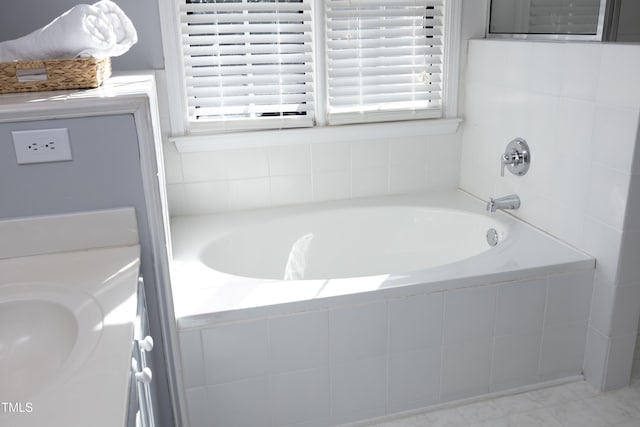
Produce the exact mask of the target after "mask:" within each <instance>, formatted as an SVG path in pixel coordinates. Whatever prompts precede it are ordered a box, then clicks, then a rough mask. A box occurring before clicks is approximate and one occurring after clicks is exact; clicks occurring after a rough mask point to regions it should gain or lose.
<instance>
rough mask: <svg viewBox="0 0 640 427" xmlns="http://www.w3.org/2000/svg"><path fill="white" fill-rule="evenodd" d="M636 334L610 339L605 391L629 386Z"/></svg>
mask: <svg viewBox="0 0 640 427" xmlns="http://www.w3.org/2000/svg"><path fill="white" fill-rule="evenodd" d="M636 338H637V335H636V333H635V332H634V333H631V334H626V335H616V336H613V337H612V338H610V339H609V352H608V356H607V370H606V376H605V382H604V389H605V390H614V389H617V388H620V387H626V386H628V385H629V379H630V378H631V367H632V365H633V350H634V349H635V345H636Z"/></svg>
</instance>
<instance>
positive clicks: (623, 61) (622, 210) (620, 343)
mask: <svg viewBox="0 0 640 427" xmlns="http://www.w3.org/2000/svg"><path fill="white" fill-rule="evenodd" d="M638 73H640V46H638V45H621V44H606V43H540V42H527V41H514V40H511V41H500V40H473V41H471V42H470V43H469V55H468V68H467V82H466V101H465V106H464V109H465V125H464V130H463V134H464V135H463V149H462V160H461V168H460V170H461V174H460V186H461V188H462V189H464V190H466V191H468V192H470V193H472V194H474V195H476V196H478V197H480V198H483V199H487V198H488V197H496V196H500V195H504V194H509V193H517V194H518V195H519V196H520V198H521V200H522V205H521V207H520V209H519V210H518V211H514V215H515V216H517V217H519V218H522V219H524V220H525V221H527V222H529V223H531V224H533V225H535V226H537V227H539V228H541V229H543V230H545V231H547V232H549V233H551V234H552V235H554V236H557V237H559V238H561V239H563V240H564V241H566V242H569V243H570V244H572V245H574V246H575V247H578V248H580V249H582V250H584V251H585V252H587V253H589V254H591V255H593V256H595V257H596V258H597V267H596V274H595V285H594V294H593V305H592V309H591V316H590V322H589V333H588V339H587V357H586V360H585V373H586V377H587V379H588V380H589V381H590V382H591V383H592V384H594V385H595V386H596V387H599V388H602V389H613V388H616V387H621V386H624V385H626V384H628V382H629V378H630V373H631V366H632V360H633V349H634V342H635V340H636V337H637V331H638V317H639V316H640V264H639V263H638V262H637V260H638V254H639V253H640V252H639V248H638V244H637V242H638V241H640V240H638V237H640V235H638V234H637V233H638V231H639V230H640V229H639V228H638V224H640V204H639V203H638V200H640V198H639V197H638V194H640V180H639V178H638V177H639V176H640V149H638V148H637V145H638V138H639V134H638V127H639V117H640V86H638V84H637V76H638ZM515 137H522V138H524V139H526V140H527V142H528V143H529V146H530V147H531V152H532V163H531V168H530V170H529V173H528V174H527V175H525V176H523V177H516V176H514V175H511V174H509V173H507V174H506V175H505V177H504V178H502V177H500V163H499V160H498V159H499V155H500V154H501V153H502V152H503V151H504V147H505V146H506V144H507V143H508V142H509V141H510V140H511V139H513V138H515Z"/></svg>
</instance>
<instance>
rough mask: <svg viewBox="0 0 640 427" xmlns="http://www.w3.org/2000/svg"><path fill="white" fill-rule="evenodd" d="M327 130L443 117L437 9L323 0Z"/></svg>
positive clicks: (400, 0)
mask: <svg viewBox="0 0 640 427" xmlns="http://www.w3.org/2000/svg"><path fill="white" fill-rule="evenodd" d="M325 13H326V28H327V34H326V50H327V74H328V78H327V83H328V84H327V87H328V106H329V111H328V113H329V122H330V123H344V122H369V121H382V120H393V119H407V118H425V117H439V116H440V105H441V104H440V99H441V82H442V79H441V76H442V68H441V64H442V44H443V43H442V28H443V23H442V15H443V4H442V1H433V0H422V1H412V0H394V1H382V0H328V1H326V12H325Z"/></svg>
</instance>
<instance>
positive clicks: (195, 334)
mask: <svg viewBox="0 0 640 427" xmlns="http://www.w3.org/2000/svg"><path fill="white" fill-rule="evenodd" d="M179 340H180V356H181V361H182V375H183V377H182V379H183V381H184V386H185V387H186V388H191V387H199V386H203V385H205V373H204V358H203V353H202V340H201V338H200V330H195V331H180V333H179Z"/></svg>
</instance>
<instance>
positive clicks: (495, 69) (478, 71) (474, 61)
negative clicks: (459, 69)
mask: <svg viewBox="0 0 640 427" xmlns="http://www.w3.org/2000/svg"><path fill="white" fill-rule="evenodd" d="M469 46H470V49H469V69H468V72H467V75H468V76H469V79H470V80H471V81H474V82H480V83H500V82H501V81H502V79H503V77H504V74H502V73H503V70H505V68H506V61H507V56H506V54H505V52H504V49H503V47H504V46H505V45H504V42H502V41H494V40H491V41H487V42H480V41H478V40H470V41H469Z"/></svg>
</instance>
